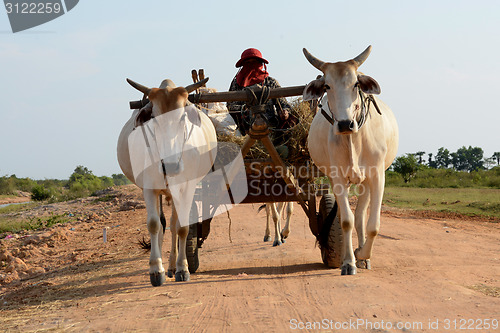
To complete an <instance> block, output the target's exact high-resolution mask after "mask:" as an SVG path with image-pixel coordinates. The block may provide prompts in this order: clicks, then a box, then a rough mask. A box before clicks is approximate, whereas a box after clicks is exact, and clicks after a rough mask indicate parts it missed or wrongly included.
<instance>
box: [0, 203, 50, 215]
mask: <svg viewBox="0 0 500 333" xmlns="http://www.w3.org/2000/svg"><path fill="white" fill-rule="evenodd" d="M41 204H43V203H40V202H20V203H15V204H12V205H9V206H7V207H0V214H9V213H16V212H22V211H25V210H28V209H32V208H35V207H37V206H40V205H41Z"/></svg>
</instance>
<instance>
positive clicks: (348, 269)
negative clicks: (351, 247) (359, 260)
mask: <svg viewBox="0 0 500 333" xmlns="http://www.w3.org/2000/svg"><path fill="white" fill-rule="evenodd" d="M340 274H341V275H354V274H356V266H351V265H349V264H345V265H342V270H341V273H340Z"/></svg>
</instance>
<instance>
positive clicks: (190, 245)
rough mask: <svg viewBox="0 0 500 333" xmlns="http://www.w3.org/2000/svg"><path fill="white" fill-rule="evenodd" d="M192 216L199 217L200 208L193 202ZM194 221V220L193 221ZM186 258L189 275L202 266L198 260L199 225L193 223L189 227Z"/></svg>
mask: <svg viewBox="0 0 500 333" xmlns="http://www.w3.org/2000/svg"><path fill="white" fill-rule="evenodd" d="M191 214H193V215H194V214H196V215H195V216H197V215H198V207H197V206H196V204H195V203H194V202H193V205H192V206H191ZM191 221H193V219H191ZM186 257H187V261H188V269H189V273H195V272H196V270H197V269H198V267H199V266H200V261H199V259H198V223H193V224H190V225H189V233H188V236H187V241H186Z"/></svg>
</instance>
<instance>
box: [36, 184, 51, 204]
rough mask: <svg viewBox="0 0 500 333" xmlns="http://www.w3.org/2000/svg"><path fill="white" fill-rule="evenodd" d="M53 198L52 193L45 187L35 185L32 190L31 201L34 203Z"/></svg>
mask: <svg viewBox="0 0 500 333" xmlns="http://www.w3.org/2000/svg"><path fill="white" fill-rule="evenodd" d="M50 197H52V194H51V191H50V190H48V189H46V188H45V186H43V185H35V186H33V188H32V189H31V199H32V200H34V201H43V200H47V199H50Z"/></svg>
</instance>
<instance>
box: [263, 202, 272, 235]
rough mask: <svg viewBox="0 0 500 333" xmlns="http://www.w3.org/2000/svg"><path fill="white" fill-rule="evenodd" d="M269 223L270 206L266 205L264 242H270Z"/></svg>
mask: <svg viewBox="0 0 500 333" xmlns="http://www.w3.org/2000/svg"><path fill="white" fill-rule="evenodd" d="M270 222H271V204H268V203H266V233H265V234H264V242H270V241H271V228H269V224H270Z"/></svg>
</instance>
